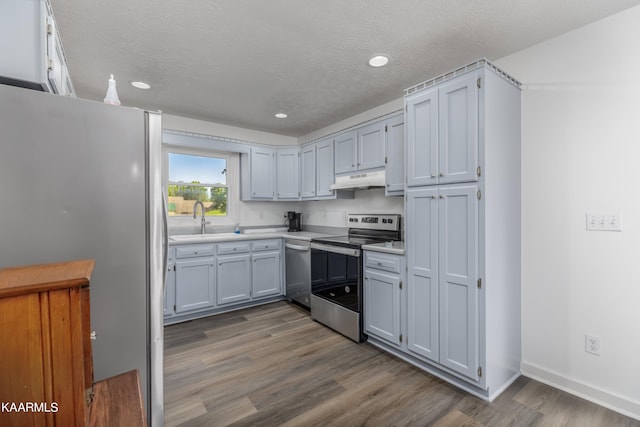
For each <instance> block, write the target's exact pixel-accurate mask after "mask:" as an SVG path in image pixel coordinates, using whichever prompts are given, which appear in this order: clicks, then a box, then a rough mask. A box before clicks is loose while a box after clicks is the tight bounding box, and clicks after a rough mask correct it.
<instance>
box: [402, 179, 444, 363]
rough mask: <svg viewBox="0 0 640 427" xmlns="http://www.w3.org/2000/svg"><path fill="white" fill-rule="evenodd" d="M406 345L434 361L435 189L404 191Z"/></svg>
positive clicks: (436, 242)
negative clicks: (405, 212) (406, 259)
mask: <svg viewBox="0 0 640 427" xmlns="http://www.w3.org/2000/svg"><path fill="white" fill-rule="evenodd" d="M406 196H407V230H411V233H407V237H406V243H407V256H408V272H407V274H408V276H407V281H408V283H407V292H408V294H407V348H408V349H409V351H411V352H413V353H415V354H417V355H419V356H422V357H425V358H427V359H431V360H433V361H436V362H437V361H438V358H439V350H438V343H439V342H438V190H437V189H435V188H429V189H409V190H408V191H407V194H406Z"/></svg>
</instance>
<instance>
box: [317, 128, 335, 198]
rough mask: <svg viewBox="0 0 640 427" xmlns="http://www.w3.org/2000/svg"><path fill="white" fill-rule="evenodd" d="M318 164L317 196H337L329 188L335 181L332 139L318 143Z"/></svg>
mask: <svg viewBox="0 0 640 427" xmlns="http://www.w3.org/2000/svg"><path fill="white" fill-rule="evenodd" d="M316 165H317V166H316V196H317V197H318V198H323V197H335V192H334V190H331V189H330V188H329V187H330V186H331V184H333V183H334V182H335V172H334V166H333V165H334V159H333V140H332V139H327V140H324V141H320V142H318V143H316Z"/></svg>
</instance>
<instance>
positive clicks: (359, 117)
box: [298, 94, 404, 144]
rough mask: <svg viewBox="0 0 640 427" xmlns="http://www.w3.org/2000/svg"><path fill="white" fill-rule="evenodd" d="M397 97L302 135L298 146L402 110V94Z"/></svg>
mask: <svg viewBox="0 0 640 427" xmlns="http://www.w3.org/2000/svg"><path fill="white" fill-rule="evenodd" d="M399 95H400V97H399V98H398V99H395V100H393V101H391V102H387V103H386V104H382V105H379V106H377V107H374V108H372V109H370V110H367V111H364V112H362V113H360V114H356V115H355V116H352V117H349V118H347V119H344V120H341V121H339V122H337V123H334V124H332V125H330V126H327V127H324V128H322V129H318V130H316V131H313V132H311V133H308V134H306V135H303V136H301V137H300V138H298V142H299V143H300V144H304V143H305V142H309V141H313V140H314V139H318V138H322V137H323V136H326V135H330V134H332V133H335V132H339V131H341V130H344V129H347V128H349V127H351V126H356V125H359V124H360V123H364V122H366V121H369V120H373V119H375V118H377V117H381V116H384V115H386V114H389V113H393V112H394V111H398V110H402V109H403V108H404V98H403V97H402V94H399Z"/></svg>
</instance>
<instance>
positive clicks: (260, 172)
mask: <svg viewBox="0 0 640 427" xmlns="http://www.w3.org/2000/svg"><path fill="white" fill-rule="evenodd" d="M274 159H275V151H274V150H273V149H271V148H263V147H251V154H250V158H249V173H250V183H251V188H250V197H249V198H250V199H273V198H274V194H275V191H274V186H275V179H274V176H275V174H274V172H275V161H274Z"/></svg>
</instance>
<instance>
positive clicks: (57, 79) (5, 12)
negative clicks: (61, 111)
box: [0, 0, 106, 96]
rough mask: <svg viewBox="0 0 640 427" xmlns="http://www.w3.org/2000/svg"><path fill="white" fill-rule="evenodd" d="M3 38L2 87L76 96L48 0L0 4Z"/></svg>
mask: <svg viewBox="0 0 640 427" xmlns="http://www.w3.org/2000/svg"><path fill="white" fill-rule="evenodd" d="M0 37H1V38H2V39H3V40H10V42H6V43H2V44H0V57H1V58H2V61H1V62H0V83H9V84H13V85H16V86H21V87H26V88H29V89H38V90H43V91H46V92H52V93H55V94H59V95H71V96H73V95H74V90H73V85H72V84H71V79H70V78H69V72H68V67H67V64H66V59H65V55H64V50H63V49H62V44H61V43H60V36H59V34H58V30H57V27H56V22H55V20H54V17H53V11H52V9H51V4H50V2H49V0H31V1H24V0H3V1H2V2H0ZM105 83H106V82H105Z"/></svg>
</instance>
